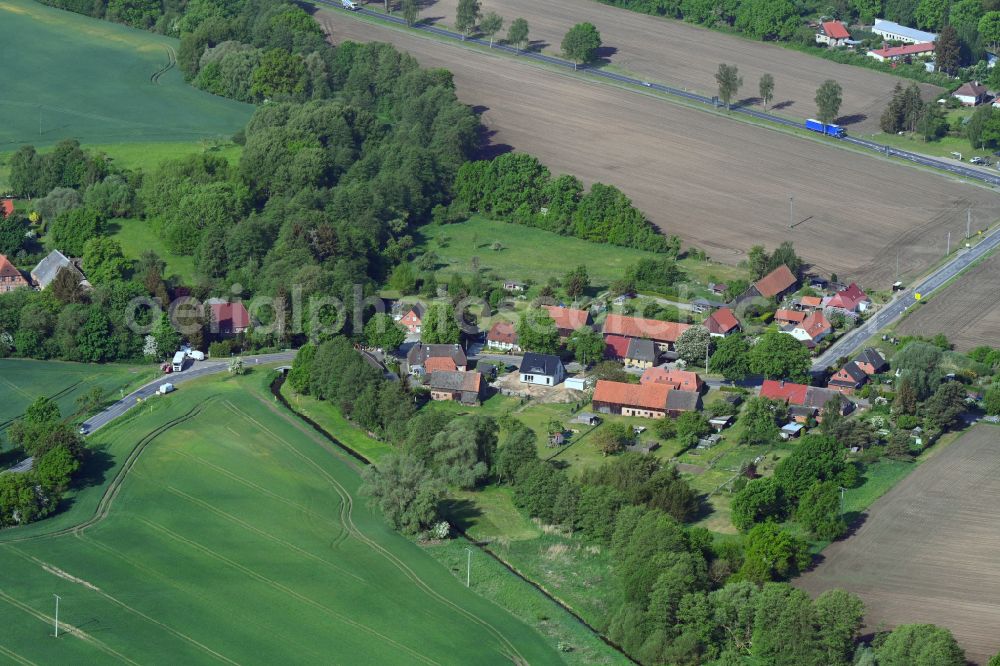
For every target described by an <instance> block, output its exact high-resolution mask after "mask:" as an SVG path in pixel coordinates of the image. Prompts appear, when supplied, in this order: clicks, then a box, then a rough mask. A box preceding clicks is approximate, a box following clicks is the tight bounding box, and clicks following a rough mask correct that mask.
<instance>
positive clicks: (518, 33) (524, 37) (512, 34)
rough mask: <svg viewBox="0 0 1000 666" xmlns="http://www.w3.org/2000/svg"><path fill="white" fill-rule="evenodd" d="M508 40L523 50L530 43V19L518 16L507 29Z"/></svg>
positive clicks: (516, 47)
mask: <svg viewBox="0 0 1000 666" xmlns="http://www.w3.org/2000/svg"><path fill="white" fill-rule="evenodd" d="M507 42H508V43H509V44H510V45H511V46H513V47H514V48H515V49H517V50H519V51H523V50H524V49H525V48H526V47H527V45H528V21H527V20H525V19H523V18H516V19H514V20H513V21H511V23H510V28H508V29H507Z"/></svg>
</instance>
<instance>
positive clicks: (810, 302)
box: [795, 296, 823, 310]
mask: <svg viewBox="0 0 1000 666" xmlns="http://www.w3.org/2000/svg"><path fill="white" fill-rule="evenodd" d="M795 305H796V307H798V309H799V310H815V309H816V308H820V307H822V306H823V299H822V298H820V297H819V296H803V297H802V298H800V299H799V302H798V303H796V304H795Z"/></svg>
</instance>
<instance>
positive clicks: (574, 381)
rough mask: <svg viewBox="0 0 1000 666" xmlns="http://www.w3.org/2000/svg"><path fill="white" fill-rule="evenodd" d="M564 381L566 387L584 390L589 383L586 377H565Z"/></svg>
mask: <svg viewBox="0 0 1000 666" xmlns="http://www.w3.org/2000/svg"><path fill="white" fill-rule="evenodd" d="M564 383H565V384H566V388H568V389H573V390H576V391H586V390H587V386H588V385H589V384H590V380H589V379H587V378H586V377H567V378H566V381H565V382H564Z"/></svg>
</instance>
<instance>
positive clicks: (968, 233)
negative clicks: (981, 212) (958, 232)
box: [965, 207, 972, 240]
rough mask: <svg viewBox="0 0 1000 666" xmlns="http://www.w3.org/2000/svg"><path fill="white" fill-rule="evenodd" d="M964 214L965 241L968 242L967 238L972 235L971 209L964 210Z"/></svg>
mask: <svg viewBox="0 0 1000 666" xmlns="http://www.w3.org/2000/svg"><path fill="white" fill-rule="evenodd" d="M965 214H966V218H965V240H969V237H970V236H971V235H972V208H971V207H969V208H966V209H965Z"/></svg>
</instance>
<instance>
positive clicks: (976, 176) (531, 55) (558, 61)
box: [314, 0, 1000, 186]
mask: <svg viewBox="0 0 1000 666" xmlns="http://www.w3.org/2000/svg"><path fill="white" fill-rule="evenodd" d="M314 2H315V3H316V4H319V5H326V6H328V7H333V8H335V9H339V10H341V11H343V12H345V13H347V14H362V15H364V16H369V17H371V18H374V19H377V20H379V21H383V22H386V23H394V24H396V25H400V26H405V25H406V21H405V20H404V19H403V18H401V17H398V16H386V15H385V14H382V13H380V12H375V11H372V10H370V9H364V8H359V9H356V10H353V11H348V10H346V9H343V7H342V6H341V4H340V2H337V1H334V0H314ZM412 29H414V30H419V31H421V32H426V33H430V34H433V35H438V36H439V37H445V38H447V39H452V40H457V41H461V42H468V43H471V44H477V45H479V46H485V47H487V48H492V49H493V50H494V51H501V52H504V53H509V54H512V55H515V56H517V57H519V58H524V59H527V60H534V61H536V62H541V63H545V64H547V65H554V66H556V67H561V68H564V69H572V70H575V71H577V72H580V73H583V74H587V75H589V76H593V77H595V78H599V79H606V80H611V81H614V82H617V83H625V84H628V85H632V86H639V87H640V88H647V89H649V90H655V91H657V92H660V93H666V94H667V95H671V96H673V97H679V98H682V99H684V100H687V101H689V102H696V103H698V104H702V105H705V106H711V107H713V108H719V107H720V106H721V103H720V102H719V100H718V98H713V97H706V96H705V95H699V94H697V93H693V92H689V91H687V90H682V89H680V88H674V87H672V86H667V85H663V84H661V83H653V82H651V81H643V80H642V79H637V78H634V77H631V76H626V75H624V74H618V73H615V72H609V71H607V70H604V69H600V68H594V67H588V66H585V65H580V66H577V65H576V64H574V63H572V62H570V61H568V60H564V59H562V58H557V57H555V56H550V55H545V54H543V53H536V52H534V51H521V50H519V49H515V48H514V47H513V46H509V45H507V44H498V43H495V42H494V44H493V46H492V47H490V42H489V40H487V39H480V38H478V37H463V35H461V34H460V33H457V32H454V31H452V30H448V29H446V28H439V27H437V26H435V25H430V24H426V23H418V24H416V25H414V26H412ZM635 92H637V93H641V92H642V91H641V90H636V91H635ZM731 110H732V112H733V113H739V114H742V115H745V116H749V117H751V118H756V119H759V120H765V121H767V122H771V123H777V124H778V125H783V126H785V127H795V128H798V129H804V127H805V125H804V122H798V121H795V120H791V119H789V118H784V117H782V116H776V115H774V114H771V113H767V112H764V111H759V110H757V109H754V108H750V107H744V106H739V105H736V106H733V107H732V109H731ZM830 140H831V141H843V142H844V143H846V144H850V145H852V146H855V147H857V148H862V149H864V150H869V151H871V152H874V153H878V154H880V155H883V156H885V157H897V158H899V159H901V160H905V161H907V162H911V163H913V164H917V165H920V166H924V167H930V168H933V169H937V170H939V171H944V172H946V173H949V174H952V175H954V176H958V177H960V178H968V179H969V180H975V181H978V182H981V183H984V184H986V185H993V186H997V185H1000V173H997V174H996V175H994V174H992V173H990V172H988V171H980V170H979V169H973V168H971V167H967V166H965V165H964V164H962V163H961V162H952V161H948V160H942V159H937V158H933V157H928V156H926V155H920V154H918V153H911V152H909V151H907V150H899V149H897V148H892V147H890V146H887V145H884V144H881V143H878V142H876V141H870V140H868V139H861V138H857V137H853V136H845V137H843V138H840V139H835V138H832V137H831V138H830Z"/></svg>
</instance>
